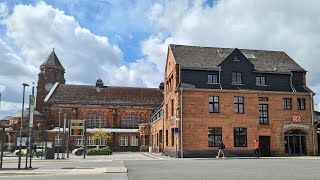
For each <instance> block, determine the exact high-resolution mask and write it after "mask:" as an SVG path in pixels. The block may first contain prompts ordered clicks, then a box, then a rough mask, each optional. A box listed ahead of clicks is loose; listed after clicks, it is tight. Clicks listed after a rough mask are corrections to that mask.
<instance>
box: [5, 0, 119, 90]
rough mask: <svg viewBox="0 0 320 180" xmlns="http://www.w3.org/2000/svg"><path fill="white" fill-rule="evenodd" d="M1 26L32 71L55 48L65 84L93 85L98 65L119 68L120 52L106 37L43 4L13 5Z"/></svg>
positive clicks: (99, 69)
mask: <svg viewBox="0 0 320 180" xmlns="http://www.w3.org/2000/svg"><path fill="white" fill-rule="evenodd" d="M4 23H5V24H6V26H7V35H8V36H9V37H10V38H12V39H13V40H14V41H15V43H16V45H17V47H19V48H20V49H21V53H22V56H23V57H25V60H26V61H27V63H29V64H32V65H33V66H34V67H36V68H38V67H39V66H40V64H41V63H42V62H43V61H44V60H45V58H46V57H47V56H48V55H49V54H50V51H51V49H52V48H55V52H56V53H57V55H58V57H59V59H60V61H61V63H62V65H63V66H64V68H65V69H66V79H67V81H68V79H69V80H70V79H71V81H81V82H83V83H92V84H93V83H94V81H95V80H96V79H97V77H98V76H99V75H100V74H101V73H102V71H101V70H102V69H101V68H100V67H101V66H119V64H120V62H121V59H122V53H121V50H120V49H119V48H118V47H117V46H114V45H112V44H110V43H109V41H108V38H107V37H104V36H98V35H95V34H93V33H91V32H90V31H89V30H88V29H85V28H81V27H80V26H79V24H78V23H77V22H76V20H75V19H74V18H73V17H71V16H67V15H65V13H64V12H63V11H60V10H58V9H54V8H53V7H52V6H50V5H47V4H45V3H44V2H39V3H37V4H36V5H35V6H31V5H17V6H15V8H14V10H13V13H12V14H11V15H9V16H8V17H7V18H6V19H5V20H4ZM88 74H90V76H88ZM35 77H36V76H35Z"/></svg>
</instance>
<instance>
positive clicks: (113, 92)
mask: <svg viewBox="0 0 320 180" xmlns="http://www.w3.org/2000/svg"><path fill="white" fill-rule="evenodd" d="M40 70H41V72H40V74H39V80H38V86H37V110H38V111H40V112H41V113H42V114H43V115H44V116H45V119H46V126H47V127H48V128H50V129H51V130H47V139H48V141H51V142H53V145H54V146H57V145H58V144H59V142H60V143H61V144H62V145H63V146H64V145H66V143H67V134H66V133H65V132H64V131H63V127H64V126H65V127H68V125H67V124H68V122H69V121H70V120H71V119H79V120H86V125H87V134H86V135H87V146H88V148H90V147H96V146H97V145H100V146H106V145H107V146H109V147H110V148H112V149H113V150H114V151H140V144H141V142H143V143H145V141H146V140H145V139H140V135H139V124H143V123H148V118H149V116H150V114H152V113H153V112H154V109H156V108H158V107H159V106H160V105H161V103H162V101H163V93H162V92H161V91H160V90H159V89H156V88H139V87H115V86H105V85H104V84H103V82H102V80H101V79H98V80H97V81H96V84H95V85H75V84H65V79H64V72H65V71H64V68H63V67H62V65H61V63H60V61H59V59H58V57H57V56H56V54H55V52H54V51H53V52H52V53H51V54H50V55H49V57H48V58H47V59H46V60H45V62H44V63H43V64H42V65H41V66H40ZM59 120H60V123H59ZM64 124H66V125H64ZM59 127H60V132H59ZM96 128H102V129H103V131H105V132H110V133H112V138H111V139H108V140H105V139H102V140H96V139H94V138H93V136H92V133H93V132H94V131H95V129H96ZM142 137H143V138H145V137H144V136H142ZM70 146H71V149H73V148H75V147H80V146H84V137H83V136H72V137H71V142H70ZM148 146H149V145H142V146H141V148H142V149H141V150H146V149H147V148H146V147H148Z"/></svg>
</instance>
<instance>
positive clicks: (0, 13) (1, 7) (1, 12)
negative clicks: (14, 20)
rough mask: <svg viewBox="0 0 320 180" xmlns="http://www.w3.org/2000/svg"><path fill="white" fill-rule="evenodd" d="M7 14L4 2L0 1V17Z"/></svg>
mask: <svg viewBox="0 0 320 180" xmlns="http://www.w3.org/2000/svg"><path fill="white" fill-rule="evenodd" d="M7 15H8V7H7V4H6V3H0V18H2V17H6V16H7Z"/></svg>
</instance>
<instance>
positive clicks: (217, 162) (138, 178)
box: [0, 153, 320, 180]
mask: <svg viewBox="0 0 320 180" xmlns="http://www.w3.org/2000/svg"><path fill="white" fill-rule="evenodd" d="M112 156H113V155H112ZM112 156H107V157H105V156H103V157H90V158H88V159H86V160H84V159H74V161H69V162H62V161H59V160H54V161H51V162H49V161H43V162H42V161H38V162H34V166H35V167H39V169H42V170H45V171H48V172H49V171H51V174H42V175H39V174H38V175H32V174H31V175H25V174H20V175H17V174H15V173H14V172H13V173H12V174H8V175H3V174H2V175H1V176H0V180H2V179H4V180H22V179H23V180H40V179H41V180H43V179H46V180H51V179H52V180H53V179H54V180H57V179H58V180H59V179H65V180H68V179H70V180H73V179H74V180H82V179H89V180H98V179H108V180H109V179H117V180H127V179H129V180H160V179H161V180H163V179H168V180H169V179H170V180H171V179H172V180H199V179H200V180H206V179H208V180H209V179H210V180H211V179H219V180H224V179H228V180H229V179H231V180H232V179H235V180H270V179H271V180H272V179H275V180H279V179H280V180H282V179H283V180H288V179H290V180H304V179H307V180H308V179H317V180H318V179H320V177H319V176H320V175H319V170H320V159H276V158H274V159H233V158H226V159H216V158H208V159H174V158H152V157H149V156H146V155H143V154H142V153H121V154H115V155H114V156H113V157H112ZM8 162H9V163H7V164H6V166H11V167H16V162H11V161H8ZM108 167H125V168H127V170H128V172H127V173H124V172H122V173H95V172H92V173H91V174H81V175H80V174H77V173H74V174H62V173H52V172H53V171H56V172H60V171H62V170H67V171H69V168H70V171H71V169H72V168H78V169H79V172H80V171H81V169H82V168H88V169H89V170H90V168H92V169H94V168H108ZM0 171H1V170H0ZM76 172H77V171H76Z"/></svg>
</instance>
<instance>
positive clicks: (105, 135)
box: [93, 128, 112, 148]
mask: <svg viewBox="0 0 320 180" xmlns="http://www.w3.org/2000/svg"><path fill="white" fill-rule="evenodd" d="M93 137H94V139H96V140H98V142H99V141H100V140H101V139H106V142H108V139H110V138H112V133H110V132H104V131H103V129H102V128H99V129H95V130H94V131H93ZM98 144H99V143H98ZM98 148H100V146H99V145H98Z"/></svg>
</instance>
